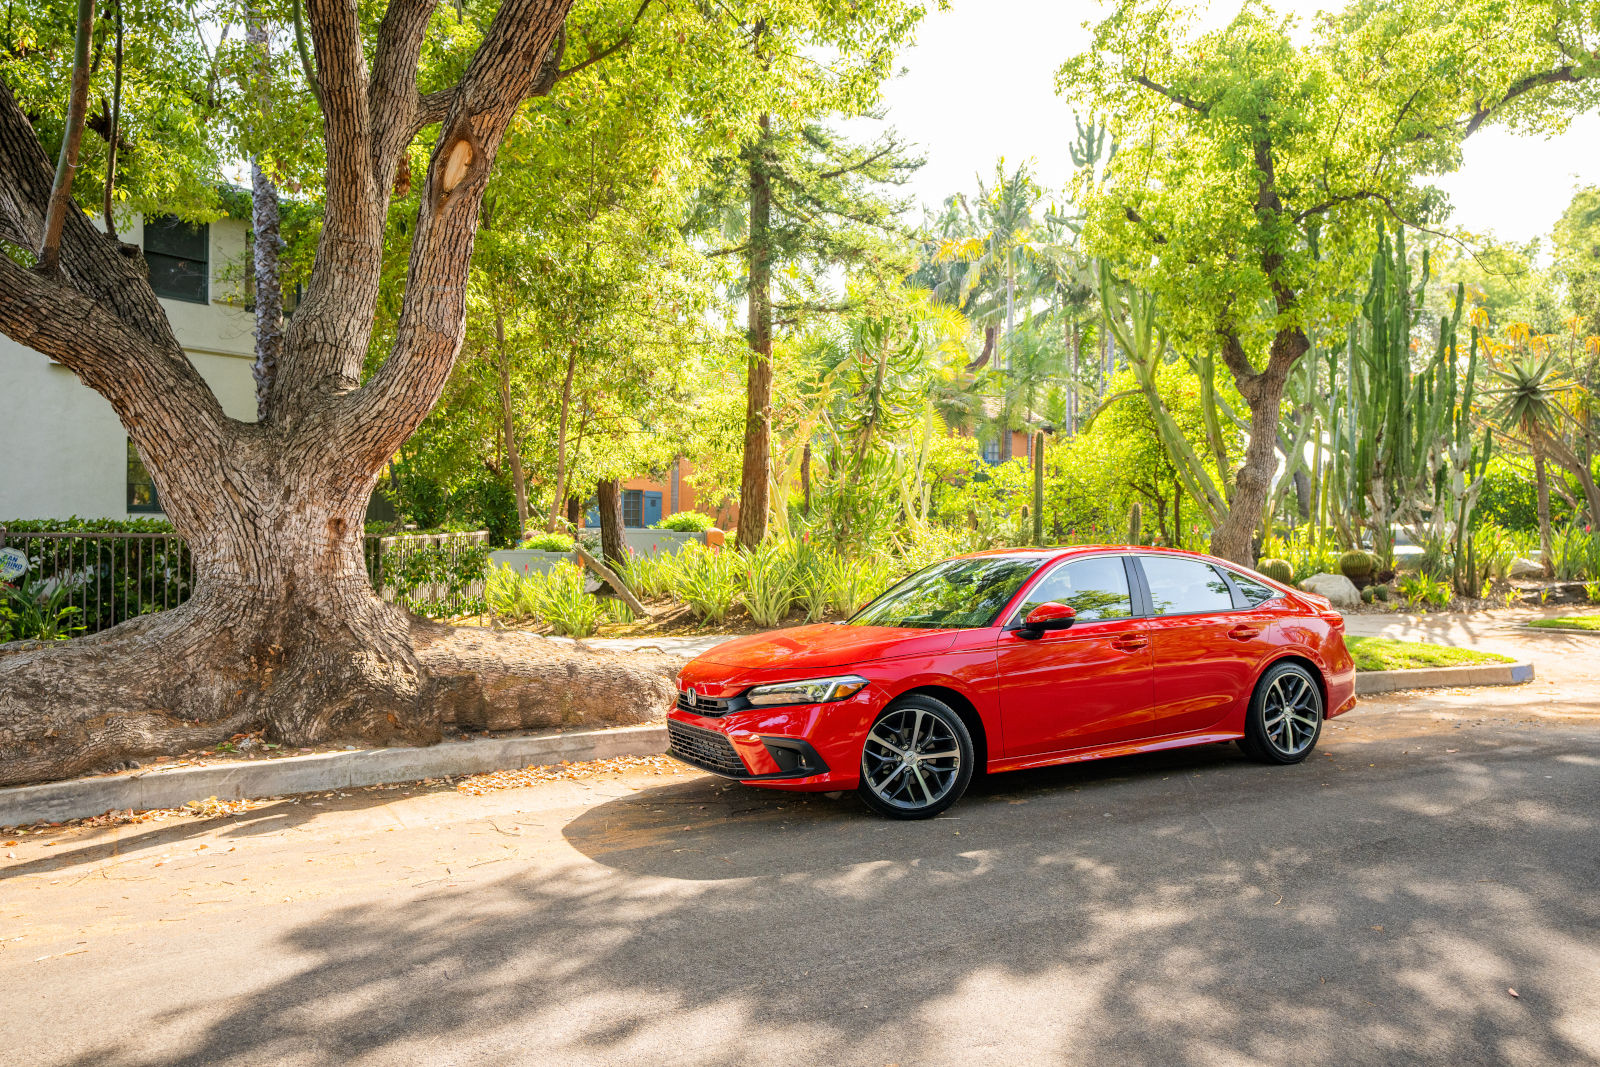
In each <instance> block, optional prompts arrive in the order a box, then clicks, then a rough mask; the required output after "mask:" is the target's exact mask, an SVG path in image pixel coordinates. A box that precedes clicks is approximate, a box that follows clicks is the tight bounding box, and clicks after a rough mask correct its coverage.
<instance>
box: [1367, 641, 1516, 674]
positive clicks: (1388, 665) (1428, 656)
mask: <svg viewBox="0 0 1600 1067" xmlns="http://www.w3.org/2000/svg"><path fill="white" fill-rule="evenodd" d="M1344 643H1345V645H1346V647H1348V648H1349V649H1350V658H1351V659H1353V660H1355V664H1356V670H1358V671H1404V670H1415V669H1418V668H1422V667H1461V666H1468V665H1471V664H1476V663H1511V662H1513V660H1512V658H1511V657H1510V656H1502V655H1500V654H1499V653H1498V652H1484V651H1482V650H1481V649H1476V648H1457V647H1455V646H1452V645H1431V644H1428V643H1426V642H1423V641H1396V640H1394V639H1392V638H1388V637H1346V638H1345V639H1344Z"/></svg>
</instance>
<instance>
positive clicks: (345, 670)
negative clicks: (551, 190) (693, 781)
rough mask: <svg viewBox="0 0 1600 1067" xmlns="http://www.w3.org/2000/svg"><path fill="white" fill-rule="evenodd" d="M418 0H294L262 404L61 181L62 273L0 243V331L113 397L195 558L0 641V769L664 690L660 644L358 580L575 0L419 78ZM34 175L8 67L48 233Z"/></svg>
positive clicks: (7, 122)
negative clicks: (417, 154) (444, 613)
mask: <svg viewBox="0 0 1600 1067" xmlns="http://www.w3.org/2000/svg"><path fill="white" fill-rule="evenodd" d="M432 6H433V5H432V4H431V3H429V2H427V0H391V3H390V4H389V6H388V8H387V10H386V11H385V12H384V15H383V18H382V20H381V23H380V24H379V26H378V29H377V33H376V41H375V43H374V44H373V45H372V47H371V48H370V49H369V48H368V47H367V42H366V41H364V39H363V35H362V32H361V23H360V21H359V19H358V13H357V11H356V9H355V8H354V6H352V5H349V4H346V3H342V2H339V0H309V3H308V4H307V13H308V16H309V22H310V28H311V34H312V38H313V43H314V45H315V51H316V60H317V80H318V83H319V86H320V93H321V98H322V100H323V102H324V115H323V119H324V141H325V144H326V148H327V170H326V176H325V177H326V180H325V186H326V195H327V199H326V205H325V210H324V225H323V229H322V232H321V236H320V239H319V240H320V243H319V246H318V249H317V256H316V261H315V264H314V266H313V269H312V273H311V277H310V279H309V282H308V284H307V287H306V291H305V297H304V299H303V300H302V302H301V304H300V307H299V310H298V311H297V312H296V314H295V315H294V317H293V320H292V322H291V324H290V326H289V329H288V331H287V333H286V335H285V337H284V339H283V344H282V348H281V351H280V353H279V362H278V372H277V374H276V376H275V377H274V378H273V380H272V383H271V388H270V390H269V394H268V407H269V411H270V414H271V417H270V418H269V419H268V420H267V421H266V422H259V423H244V422H239V421H235V420H232V419H229V418H228V417H227V416H226V415H224V413H223V412H222V409H221V405H220V404H219V403H218V402H217V399H216V396H215V395H214V394H213V393H212V391H211V390H210V388H209V387H208V386H207V385H206V383H205V381H204V380H203V379H202V378H201V377H200V375H199V374H198V373H197V372H196V370H195V368H194V367H193V365H192V364H191V363H190V361H189V358H188V356H187V355H186V354H185V353H184V351H183V349H182V348H181V347H180V346H179V344H178V342H177V340H176V338H175V336H174V334H173V332H172V328H171V325H170V323H169V322H168V321H167V318H166V315H165V312H164V311H163V309H162V307H161V305H160V303H159V302H158V301H157V300H156V298H155V294H154V293H153V291H152V290H151V289H150V286H149V282H148V279H147V277H146V274H145V269H144V264H143V263H142V262H140V261H138V260H137V259H129V258H127V257H124V256H122V255H121V254H120V253H119V252H118V251H117V249H116V248H115V247H114V246H113V244H112V242H109V241H107V240H106V239H105V237H104V236H102V235H101V234H100V233H99V232H98V231H97V230H96V229H95V228H94V226H93V225H92V224H91V223H90V222H89V220H88V219H87V218H86V217H85V216H84V215H83V213H82V212H81V211H79V210H77V209H76V208H75V207H71V208H70V210H68V211H67V212H65V218H64V219H63V220H62V223H61V234H60V253H61V254H60V271H59V273H55V274H51V275H44V274H40V273H36V272H33V271H29V270H26V269H24V268H22V267H20V266H19V265H18V264H17V263H16V262H15V260H13V259H11V258H10V257H7V256H3V255H0V332H4V333H5V334H6V335H8V336H9V337H11V338H12V339H13V340H15V341H17V342H19V343H20V344H23V345H25V346H28V347H31V348H34V349H36V350H38V351H39V352H40V353H42V354H43V355H45V356H49V357H50V358H53V359H55V360H57V361H58V362H60V363H62V364H63V365H65V366H67V367H68V368H69V369H71V370H72V371H74V372H75V373H76V374H77V375H78V377H79V378H80V379H81V380H82V381H83V382H84V383H85V384H86V385H88V386H89V387H91V388H93V389H95V390H96V391H97V392H99V393H100V394H101V395H102V396H104V397H105V398H106V399H107V401H108V402H109V403H110V404H111V406H112V409H113V410H114V411H115V412H116V413H117V416H118V418H119V419H120V420H121V422H122V424H123V426H124V427H125V428H126V430H127V432H128V435H129V437H130V439H131V440H132V442H133V444H134V446H135V447H136V448H137V450H138V452H139V455H140V456H141V458H142V459H143V460H144V462H145V464H146V466H147V467H148V468H149V469H150V472H151V475H152V477H153V479H154V481H155V483H156V489H157V491H158V492H159V494H160V497H161V500H162V502H163V504H164V506H165V507H166V509H167V514H168V517H169V519H171V521H172V523H173V525H174V526H175V527H176V528H177V531H178V533H179V534H180V535H181V536H183V537H184V538H185V539H186V540H187V542H188V544H189V547H190V551H191V554H192V558H193V575H194V586H193V590H192V593H191V595H190V598H189V599H188V600H187V601H185V602H184V603H183V604H182V605H180V606H179V607H178V608H175V609H173V610H171V611H166V612H162V613H160V614H156V615H148V616H143V617H140V618H138V619H134V620H132V621H130V622H127V623H124V624H122V625H120V626H116V627H113V628H112V629H109V630H106V631H104V632H102V633H99V634H96V635H93V636H91V637H86V638H81V639H78V640H75V641H69V642H60V643H55V642H52V643H50V644H49V645H47V646H46V645H42V644H41V643H38V642H22V643H13V644H10V645H5V646H0V783H5V784H11V783H17V782H26V781H37V780H41V779H47V778H54V777H62V776H64V775H70V774H75V773H81V772H84V771H90V770H96V769H101V768H105V767H108V766H113V765H116V764H117V763H120V762H122V761H124V760H126V759H129V758H137V757H142V756H148V755H154V754H161V753H171V752H175V751H182V750H185V749H188V748H193V747H202V746H210V745H214V744H215V743H216V742H217V741H219V740H224V739H226V738H227V737H228V736H229V735H230V734H232V733H234V732H238V731H242V730H250V729H257V728H261V729H264V730H265V731H266V733H267V735H268V736H269V737H270V738H272V739H274V740H276V741H279V742H281V743H286V744H307V743H312V742H317V741H324V740H328V739H332V738H361V739H363V740H366V741H376V742H402V743H427V742H430V741H434V740H437V739H438V737H439V735H440V727H441V723H442V722H444V721H447V720H448V718H449V717H451V716H456V717H460V718H461V721H463V722H470V723H473V724H477V723H485V722H489V721H494V722H496V723H499V724H515V725H547V724H550V723H559V724H569V723H571V722H574V721H579V720H582V721H630V720H631V721H637V720H638V719H640V718H645V717H649V716H654V715H658V714H659V713H660V712H661V711H663V710H664V709H665V707H666V706H667V703H668V701H669V700H670V695H671V694H670V682H669V681H668V678H669V677H670V673H671V665H670V663H669V662H668V661H661V662H657V661H656V660H653V659H652V660H649V661H645V660H633V659H629V660H626V661H623V660H619V659H616V658H611V657H600V658H585V659H583V661H582V664H579V663H578V661H577V659H576V657H578V656H579V655H580V653H578V652H577V651H576V650H573V651H571V652H569V651H567V650H563V649H558V648H556V647H555V646H553V645H549V646H547V645H546V644H540V645H537V646H535V645H531V644H528V643H527V642H526V641H509V640H504V639H501V638H500V637H497V636H496V635H491V634H483V633H479V634H471V635H469V634H466V633H459V632H444V631H442V630H441V629H440V628H437V627H433V626H431V625H429V624H424V623H421V622H419V621H417V620H414V619H412V618H411V617H409V616H408V615H407V614H406V613H405V612H404V611H403V610H401V609H400V608H398V607H396V606H395V605H392V604H389V603H386V602H384V601H383V600H381V599H379V598H378V597H377V596H376V595H375V594H374V592H373V590H372V586H371V583H370V581H369V579H368V576H367V571H366V566H365V563H364V560H363V553H362V547H363V546H362V520H363V517H364V513H365V509H366V504H367V500H368V498H369V496H370V495H371V492H372V489H373V487H374V485H375V483H376V481H377V478H378V476H379V474H380V472H381V471H382V470H383V468H384V466H385V465H386V464H387V463H388V462H389V460H390V459H391V457H392V456H393V455H394V453H395V451H396V450H397V449H398V448H399V447H400V445H401V444H402V443H403V442H404V441H405V440H406V438H407V437H409V436H410V434H411V433H412V431H413V430H414V429H415V428H416V426H417V425H418V423H420V422H421V420H422V419H423V417H425V416H426V414H427V413H428V411H429V410H431V408H432V407H433V405H434V403H435V402H436V401H437V399H438V397H439V394H440V392H441V391H442V389H443V388H444V384H445V382H446V380H447V379H448V377H449V374H450V370H451V367H452V366H453V364H454V360H455V357H456V353H457V351H458V349H459V347H460V344H461V338H462V333H463V329H464V323H465V295H466V280H467V273H468V269H469V266H470V261H471V255H472V245H473V238H474V235H475V233H476V228H477V220H478V210H479V206H480V203H481V200H482V194H483V189H484V185H485V183H486V182H487V180H488V175H489V170H490V168H491V167H492V165H493V161H494V157H495V153H496V151H497V149H498V147H499V143H500V140H501V138H502V136H503V135H504V132H505V129H506V127H507V126H508V125H509V123H510V122H511V120H512V118H513V116H514V114H515V112H516V110H517V107H518V106H519V104H520V103H521V101H522V100H523V99H524V98H525V97H526V96H527V95H528V94H529V93H530V92H531V91H533V88H534V79H535V77H536V76H537V75H538V73H539V71H540V70H541V67H542V64H541V63H540V61H539V57H541V56H546V55H547V54H548V53H549V52H550V50H551V48H552V46H553V43H554V41H555V39H556V34H557V30H558V29H559V27H560V25H561V23H562V21H563V19H564V18H565V16H566V12H567V8H568V7H569V6H570V0H506V2H505V3H504V4H502V5H501V7H500V8H499V9H498V11H497V13H496V15H495V17H494V20H493V22H492V23H491V25H490V26H489V27H488V29H487V30H486V31H485V33H484V37H483V43H482V44H481V46H480V47H479V49H478V51H477V53H476V54H475V55H474V56H473V57H472V59H471V60H470V61H469V62H468V64H467V67H466V72H465V74H464V75H463V76H462V81H461V83H460V85H459V86H457V87H456V88H455V89H453V90H451V91H448V92H447V93H446V98H445V99H443V100H442V101H441V100H438V98H432V97H431V98H430V99H431V100H433V101H434V103H427V102H425V101H424V100H423V99H422V98H421V97H419V96H418V94H417V91H416V74H417V63H418V56H419V54H420V50H421V47H422V38H423V31H424V29H425V28H426V26H427V22H428V17H429V15H430V13H431V10H432ZM369 61H370V74H369ZM425 105H426V106H425ZM429 122H439V123H440V133H439V136H438V139H437V144H436V147H435V149H434V153H433V157H432V159H431V161H430V163H429V167H428V176H427V178H426V180H425V183H424V186H423V189H422V194H421V208H420V211H419V213H418V217H417V219H416V220H415V225H414V226H412V227H411V229H410V235H411V250H410V265H409V273H408V281H407V286H406V291H405V296H404V299H403V302H402V304H401V308H400V312H399V318H398V322H397V324H396V329H395V339H394V342H393V345H392V347H391V349H390V351H389V353H388V355H387V358H385V359H384V360H383V362H382V363H381V365H380V366H379V367H378V369H377V371H376V373H375V374H373V375H372V377H371V378H370V380H368V381H367V382H366V384H362V369H363V363H364V362H365V360H366V358H367V355H368V348H369V345H368V341H369V338H370V334H371V328H372V323H373V318H374V314H375V310H376V301H377V296H378V281H379V276H380V274H381V270H380V268H381V265H382V255H383V246H384V220H385V218H386V216H387V213H388V207H389V205H388V197H389V195H390V191H391V190H392V188H393V177H394V173H395V167H396V165H397V161H398V159H399V157H400V155H401V153H402V152H403V151H404V150H405V148H406V146H407V145H408V144H409V143H410V141H411V140H412V139H413V138H414V137H415V135H416V134H417V133H418V132H419V131H420V130H421V129H422V128H423V126H424V125H426V124H427V123H429ZM79 125H80V126H81V122H80V123H79ZM70 135H71V133H70V131H69V136H70ZM51 189H52V180H51V171H50V167H49V162H48V160H47V159H46V158H45V155H44V152H43V149H42V148H41V147H40V145H39V143H38V140H37V138H36V136H35V135H34V132H33V129H32V127H31V125H30V124H29V122H28V120H27V118H26V116H24V115H23V114H22V112H21V110H20V109H19V108H18V107H17V105H16V101H15V99H14V98H13V96H12V94H11V92H10V90H9V88H8V87H7V86H6V85H5V84H4V82H3V81H0V237H4V238H5V239H6V240H8V241H11V242H13V243H16V244H21V245H24V246H28V247H44V246H45V240H44V237H45V234H46V232H47V217H48V210H47V208H48V205H49V204H50V202H51ZM557 499H558V500H559V499H560V496H559V495H558V497H557ZM581 655H582V656H584V657H592V656H593V655H594V654H592V653H582V654H581ZM589 664H592V665H593V667H592V671H591V670H590V669H589V667H588V666H586V665H589ZM590 675H604V677H605V678H606V679H611V680H612V682H611V683H610V684H608V685H607V686H606V687H605V692H606V693H607V694H609V695H608V696H607V697H606V700H607V701H608V703H607V706H604V707H602V706H598V705H597V704H596V703H595V701H594V699H592V695H591V692H590V691H589V689H590V686H591V685H592V684H593V683H592V682H591V680H589V676H590ZM519 679H526V681H520V680H519Z"/></svg>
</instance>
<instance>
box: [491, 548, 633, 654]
mask: <svg viewBox="0 0 1600 1067" xmlns="http://www.w3.org/2000/svg"><path fill="white" fill-rule="evenodd" d="M587 581H588V578H587V575H586V573H585V571H584V568H583V567H582V566H580V565H578V564H576V563H558V564H556V565H555V566H554V567H552V568H551V569H550V570H549V571H548V572H546V573H542V574H541V573H537V572H535V573H530V574H519V573H518V572H516V571H514V570H512V569H511V568H510V567H507V566H504V565H502V566H499V567H494V568H492V569H491V570H490V572H489V576H488V580H487V582H486V584H485V587H484V598H485V600H486V601H487V603H488V607H489V610H491V611H493V612H494V614H495V615H496V616H499V617H501V618H504V619H509V620H512V621H531V620H535V619H542V620H544V621H546V622H548V623H549V624H550V628H551V629H552V630H553V631H555V633H556V634H558V635H562V636H566V637H589V636H591V635H592V634H594V632H595V631H596V630H598V629H599V627H600V622H601V620H602V619H603V618H607V617H610V618H616V617H617V616H616V615H615V613H614V611H613V609H611V608H609V607H608V606H607V601H605V600H602V599H601V598H600V597H596V596H593V595H591V594H590V593H589V592H587Z"/></svg>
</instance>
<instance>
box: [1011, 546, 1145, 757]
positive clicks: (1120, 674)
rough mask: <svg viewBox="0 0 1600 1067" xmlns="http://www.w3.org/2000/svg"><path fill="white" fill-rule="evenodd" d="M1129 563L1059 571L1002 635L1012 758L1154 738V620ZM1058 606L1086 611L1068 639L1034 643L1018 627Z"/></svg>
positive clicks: (1114, 557) (1098, 559)
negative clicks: (1142, 610)
mask: <svg viewBox="0 0 1600 1067" xmlns="http://www.w3.org/2000/svg"><path fill="white" fill-rule="evenodd" d="M1131 567H1132V564H1131V563H1130V562H1129V560H1128V557H1126V556H1124V555H1120V554H1115V553H1107V554H1104V555H1098V556H1087V557H1078V558H1075V559H1069V560H1065V561H1063V562H1061V563H1057V564H1055V565H1054V566H1053V567H1052V568H1051V569H1050V570H1049V571H1047V572H1046V573H1044V574H1043V575H1041V576H1040V577H1039V578H1038V579H1037V580H1035V581H1034V583H1033V584H1032V585H1031V586H1030V587H1029V588H1028V590H1027V592H1026V593H1025V594H1024V595H1023V597H1022V598H1021V599H1022V603H1021V604H1020V605H1019V606H1018V607H1017V608H1016V609H1015V610H1014V611H1013V613H1012V615H1011V617H1010V619H1008V620H1007V625H1006V627H1005V628H1003V629H1002V630H1001V632H1000V637H999V647H998V656H997V663H996V665H997V668H998V676H997V682H998V687H999V695H1000V712H1001V717H1002V723H1003V732H1004V737H1005V748H1006V755H1007V756H1029V755H1043V754H1047V753H1051V752H1059V751H1066V750H1070V749H1077V748H1090V747H1098V746H1100V745H1106V744H1113V743H1115V742H1118V741H1125V740H1131V739H1136V738H1138V737H1142V736H1145V735H1146V734H1148V733H1149V722H1150V718H1151V715H1152V702H1153V699H1154V694H1153V693H1152V691H1151V651H1150V644H1151V641H1150V635H1149V633H1148V632H1147V631H1148V628H1149V620H1148V619H1145V618H1143V617H1141V616H1140V614H1139V610H1138V605H1139V603H1140V601H1139V599H1138V597H1137V585H1136V578H1135V575H1134V572H1133V571H1132V570H1131ZM1049 601H1054V602H1056V603H1062V604H1067V605H1069V606H1070V607H1073V608H1074V609H1076V610H1077V612H1078V621H1076V622H1074V623H1073V625H1072V626H1071V627H1069V628H1067V629H1065V630H1049V631H1046V632H1044V633H1042V634H1039V635H1037V636H1034V637H1025V636H1023V632H1022V631H1021V630H1020V629H1017V628H1016V627H1017V624H1018V623H1020V621H1021V620H1022V619H1023V618H1025V617H1026V616H1027V614H1028V612H1029V611H1031V610H1032V609H1033V608H1034V607H1037V606H1038V605H1039V604H1042V603H1046V602H1049Z"/></svg>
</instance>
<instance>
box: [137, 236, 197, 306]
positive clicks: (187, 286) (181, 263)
mask: <svg viewBox="0 0 1600 1067" xmlns="http://www.w3.org/2000/svg"><path fill="white" fill-rule="evenodd" d="M210 231H211V228H210V227H209V226H207V225H206V224H205V223H200V224H198V225H193V224H190V223H187V222H183V221H181V220H180V219H176V218H173V217H172V216H171V215H158V216H156V217H155V218H152V219H147V220H146V221H145V224H144V260H145V263H146V264H147V265H148V266H149V268H150V288H152V289H154V290H155V291H156V295H157V296H164V297H167V298H168V299H169V300H187V301H189V302H190V303H193V304H204V303H207V302H208V300H209V299H210V291H209V283H210V279H211V254H210V253H211V249H210V245H211V232H210Z"/></svg>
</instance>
